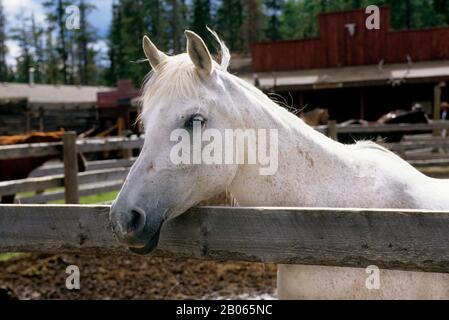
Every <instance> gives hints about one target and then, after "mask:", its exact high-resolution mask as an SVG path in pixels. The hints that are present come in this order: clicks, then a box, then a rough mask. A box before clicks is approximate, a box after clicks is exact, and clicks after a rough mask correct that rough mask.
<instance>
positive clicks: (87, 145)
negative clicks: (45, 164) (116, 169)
mask: <svg viewBox="0 0 449 320" xmlns="http://www.w3.org/2000/svg"><path fill="white" fill-rule="evenodd" d="M143 142H144V139H143V138H125V137H110V138H106V139H84V140H78V141H77V142H76V144H77V148H78V151H79V152H82V153H88V152H102V151H112V150H120V149H140V148H142V146H143ZM61 152H62V142H48V143H32V144H16V145H9V146H0V160H5V159H18V158H27V157H41V156H48V155H51V156H57V155H60V154H61Z"/></svg>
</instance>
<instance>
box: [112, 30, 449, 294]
mask: <svg viewBox="0 0 449 320" xmlns="http://www.w3.org/2000/svg"><path fill="white" fill-rule="evenodd" d="M186 36H187V54H181V55H177V56H167V55H165V54H164V53H162V52H160V51H159V50H158V49H157V48H156V46H155V45H154V44H153V43H152V42H151V41H150V39H149V38H148V37H146V36H145V37H144V39H143V49H144V52H145V55H146V57H147V58H148V61H149V62H150V64H151V66H152V68H153V74H152V76H151V77H150V78H149V79H148V81H147V84H146V85H145V88H144V92H143V96H142V101H143V112H142V115H141V118H142V121H143V124H144V126H145V129H146V130H145V144H144V147H143V149H142V152H141V154H140V156H139V158H138V160H137V161H136V163H135V164H134V166H133V167H132V169H131V171H130V173H129V176H128V178H127V180H126V182H125V184H124V186H123V188H122V190H121V192H120V194H119V196H118V197H117V199H116V201H115V203H114V205H113V207H112V209H111V221H112V224H113V227H114V232H115V233H116V235H117V237H118V239H119V240H120V241H121V242H122V243H124V244H125V245H127V246H128V247H130V248H131V250H132V251H134V252H137V253H141V254H146V253H149V252H151V251H152V250H153V249H154V248H155V247H156V245H157V241H158V238H159V232H160V229H161V226H162V224H163V222H164V221H167V220H169V219H172V218H174V217H176V216H178V215H180V214H182V213H184V212H185V211H186V210H188V209H189V208H191V207H192V206H194V205H195V204H197V203H199V202H200V201H202V200H206V199H209V198H211V197H213V196H215V195H217V194H219V193H221V192H223V191H225V190H229V191H230V192H232V194H233V195H234V196H235V198H236V200H237V202H238V203H239V204H240V205H242V206H274V207H275V206H283V207H286V206H291V207H299V206H301V207H335V208H343V207H349V208H409V209H438V210H439V209H443V210H444V209H446V210H447V209H449V181H445V180H436V179H432V178H429V177H427V176H425V175H423V174H421V173H420V172H418V171H417V170H415V169H414V168H413V167H412V166H410V165H409V164H408V163H407V162H405V161H404V160H402V159H401V158H399V157H397V156H396V155H394V154H393V153H391V152H389V151H388V150H386V149H384V148H382V147H381V146H378V145H376V144H374V143H368V142H363V143H358V144H355V145H343V144H340V143H338V142H336V141H333V140H331V139H329V138H327V137H326V136H324V135H322V134H321V133H319V132H317V131H315V130H314V129H312V128H311V127H309V126H307V125H306V124H305V123H304V122H303V121H302V120H300V119H298V118H297V117H296V116H294V115H293V114H291V113H289V112H288V111H286V110H285V109H284V108H282V107H280V106H278V105H277V104H276V103H274V102H273V101H271V100H270V99H269V98H268V97H267V96H266V95H265V94H264V93H262V92H261V91H259V90H258V89H256V88H255V87H254V86H252V85H251V84H248V83H247V82H245V81H243V80H241V79H239V78H237V77H235V76H233V75H231V74H229V73H228V72H227V67H228V64H229V60H230V59H229V51H228V50H227V48H226V47H225V45H224V44H223V43H221V41H220V40H219V39H218V37H217V40H218V41H220V43H221V46H222V62H221V64H220V65H219V64H218V63H216V62H215V61H213V59H212V57H211V55H210V53H209V50H208V49H207V47H206V45H205V43H204V42H203V40H202V39H201V38H200V37H199V36H198V35H196V34H195V33H193V32H190V31H186ZM192 123H196V124H199V125H201V126H203V127H207V128H215V129H217V130H219V131H220V132H223V131H224V130H225V129H238V128H240V129H246V128H266V129H269V128H276V129H278V132H279V143H278V148H279V152H278V154H279V167H278V170H277V172H276V173H275V174H274V175H271V176H262V175H260V174H259V167H260V166H259V165H257V164H255V165H254V164H251V165H250V164H231V165H229V164H214V165H187V164H174V163H173V162H172V161H170V152H171V149H172V148H173V146H174V144H175V142H173V141H170V139H169V137H170V135H171V133H172V132H173V131H174V130H176V129H179V128H185V129H186V130H190V128H191V126H192ZM189 143H190V142H189ZM366 278H367V274H366V273H365V269H357V268H340V267H327V266H326V267H325V266H302V265H279V266H278V296H279V297H280V298H281V299H298V298H300V299H309V298H310V299H316V298H318V299H352V298H356V299H372V298H374V299H421V298H423V299H427V298H446V299H447V298H449V274H438V273H421V272H405V271H391V270H390V271H388V270H382V271H381V288H380V289H379V290H368V289H367V288H366V286H365V280H366Z"/></svg>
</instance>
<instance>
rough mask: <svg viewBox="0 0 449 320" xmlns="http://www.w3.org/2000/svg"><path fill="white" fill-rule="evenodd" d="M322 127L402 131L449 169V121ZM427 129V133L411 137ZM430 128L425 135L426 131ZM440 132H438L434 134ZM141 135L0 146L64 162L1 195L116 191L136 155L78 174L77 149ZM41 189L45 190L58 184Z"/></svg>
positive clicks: (407, 143)
mask: <svg viewBox="0 0 449 320" xmlns="http://www.w3.org/2000/svg"><path fill="white" fill-rule="evenodd" d="M316 129H317V130H318V131H321V132H323V133H326V134H327V135H328V136H330V137H331V138H333V139H338V136H339V134H361V133H363V134H365V133H379V134H380V133H392V132H400V133H404V134H405V136H404V138H403V139H402V141H401V142H399V143H390V144H386V147H387V148H389V149H390V150H392V151H394V152H396V153H397V154H399V155H400V156H401V157H403V158H404V159H405V160H407V161H408V162H409V163H410V164H412V165H413V166H415V167H417V168H419V169H420V170H421V171H423V172H424V173H426V174H428V175H431V176H434V177H447V176H448V173H447V170H442V171H438V170H434V168H435V167H438V168H440V167H442V168H444V169H446V168H445V167H449V136H448V137H443V136H442V135H441V134H440V132H441V131H442V130H447V131H449V121H438V122H433V123H430V124H389V125H368V126H365V125H350V126H342V125H337V124H336V123H335V122H333V121H330V122H329V125H327V126H319V127H317V128H316ZM417 132H423V133H425V134H418V135H407V133H417ZM426 132H427V133H426ZM428 132H433V133H428ZM436 133H437V134H436ZM143 141H144V140H143V138H142V137H132V138H126V137H108V138H102V139H97V138H94V139H83V140H76V134H75V133H72V132H67V133H65V135H64V139H63V142H58V143H37V144H20V145H10V146H0V160H5V159H18V158H26V157H40V156H49V155H54V156H61V155H62V158H63V159H64V164H63V165H62V164H55V165H46V166H44V167H41V168H39V169H37V170H35V171H34V172H33V173H32V176H31V177H29V178H27V179H21V180H13V181H1V182H0V196H3V195H9V194H17V193H24V192H33V193H35V192H37V194H27V195H25V196H20V197H19V198H18V199H17V201H19V202H20V203H23V204H33V203H47V202H50V201H55V200H62V199H64V200H65V202H66V203H72V204H76V203H78V202H79V197H81V196H88V195H94V194H99V193H105V192H110V191H117V190H119V189H120V187H121V186H122V184H123V181H124V179H125V178H126V176H127V174H128V172H129V168H130V166H131V165H132V164H133V163H134V161H135V159H133V158H131V157H130V158H126V159H113V160H102V161H91V162H88V163H87V171H86V172H82V173H78V172H77V171H78V170H77V161H76V155H77V153H90V152H108V151H113V150H132V149H140V148H141V147H142V145H143ZM60 187H63V188H64V190H56V191H50V192H43V193H42V190H46V189H53V188H60Z"/></svg>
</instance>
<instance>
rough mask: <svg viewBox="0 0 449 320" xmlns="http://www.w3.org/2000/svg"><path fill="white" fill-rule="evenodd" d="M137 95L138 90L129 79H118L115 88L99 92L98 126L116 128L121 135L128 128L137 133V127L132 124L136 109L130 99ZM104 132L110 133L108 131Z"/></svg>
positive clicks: (135, 116)
mask: <svg viewBox="0 0 449 320" xmlns="http://www.w3.org/2000/svg"><path fill="white" fill-rule="evenodd" d="M138 96H139V90H138V89H136V88H134V86H133V84H132V82H131V80H119V81H118V82H117V88H116V89H115V90H111V91H107V92H99V93H98V94H97V106H98V113H99V119H100V127H101V128H109V129H111V130H112V129H115V128H116V129H117V130H116V131H117V134H118V135H123V134H124V133H125V132H124V131H129V130H132V131H134V132H136V133H137V132H138V128H137V127H136V126H134V123H135V122H136V118H137V113H138V111H137V108H136V107H135V106H133V104H132V100H133V99H134V98H136V97H138ZM113 131H115V130H113ZM113 131H111V132H113ZM106 132H107V133H108V134H110V132H108V131H106Z"/></svg>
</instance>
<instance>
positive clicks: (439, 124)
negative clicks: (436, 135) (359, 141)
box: [315, 121, 449, 133]
mask: <svg viewBox="0 0 449 320" xmlns="http://www.w3.org/2000/svg"><path fill="white" fill-rule="evenodd" d="M327 127H328V126H317V127H315V129H316V130H318V131H320V132H326V131H327ZM436 129H449V122H448V121H435V122H433V123H417V124H408V123H403V124H383V125H379V124H373V125H368V126H364V125H349V126H342V125H337V132H338V133H376V132H377V133H385V132H411V131H432V130H436Z"/></svg>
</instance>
